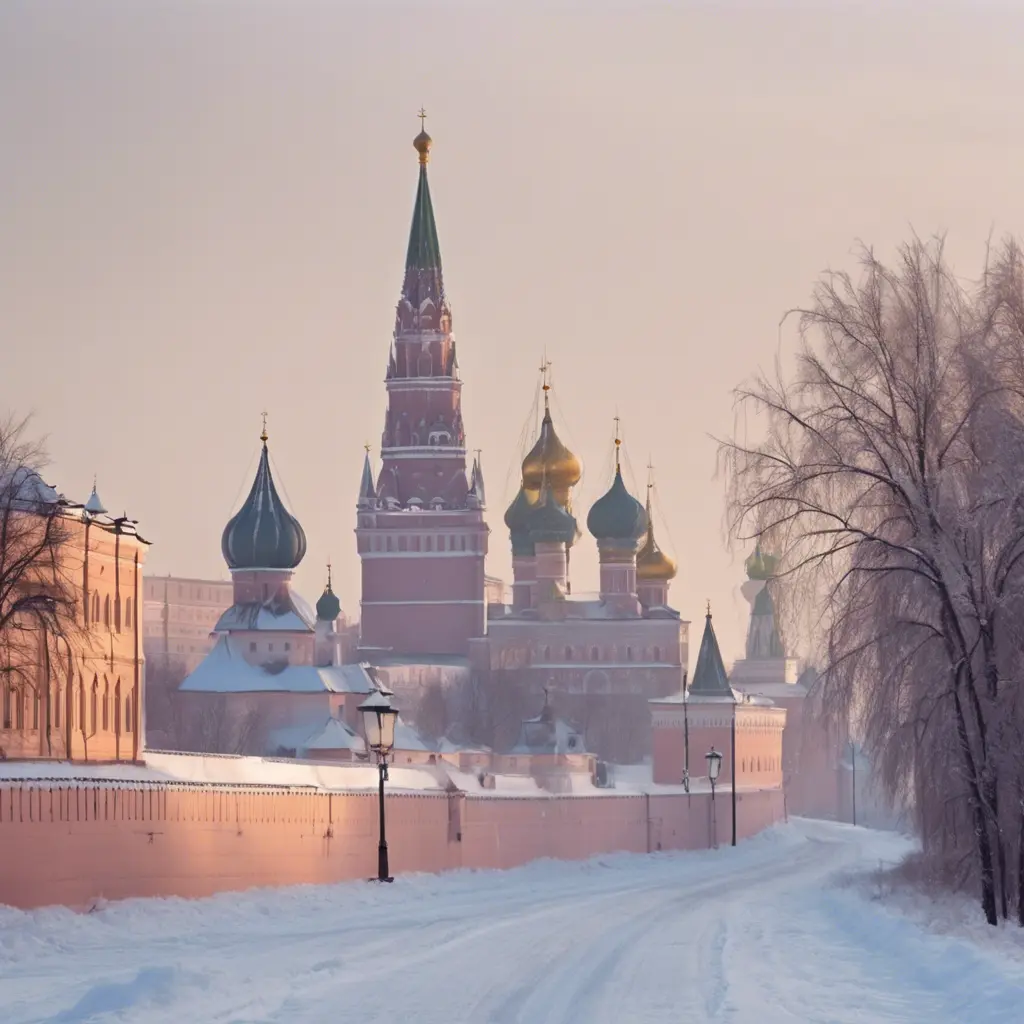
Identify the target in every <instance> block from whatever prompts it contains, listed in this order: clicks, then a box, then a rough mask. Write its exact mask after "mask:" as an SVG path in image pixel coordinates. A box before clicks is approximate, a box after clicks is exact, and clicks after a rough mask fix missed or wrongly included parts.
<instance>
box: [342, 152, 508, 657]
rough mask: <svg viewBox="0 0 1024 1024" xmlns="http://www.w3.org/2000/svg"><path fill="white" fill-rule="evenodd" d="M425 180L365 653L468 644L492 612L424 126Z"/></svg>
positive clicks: (390, 374)
mask: <svg viewBox="0 0 1024 1024" xmlns="http://www.w3.org/2000/svg"><path fill="white" fill-rule="evenodd" d="M414 145H415V148H416V151H417V152H418V153H419V163H420V171H419V184H418V186H417V190H416V200H415V205H414V209H413V218H412V229H411V231H410V233H409V248H408V251H407V255H406V261H405V278H404V281H403V283H402V293H401V295H400V297H399V300H398V308H397V310H396V314H395V331H394V336H393V338H392V342H391V354H390V357H389V359H388V368H387V376H386V387H387V395H388V406H387V410H386V412H385V416H384V430H383V433H382V436H381V467H380V471H379V473H378V475H377V480H376V482H374V478H373V472H372V469H371V466H370V456H369V452H367V455H366V459H365V463H364V467H363V477H362V482H361V485H360V488H359V499H358V502H357V518H356V543H357V547H358V551H359V556H360V559H361V561H362V577H363V578H362V627H361V638H362V639H361V643H362V649H363V651H364V652H366V653H367V654H376V653H379V654H392V655H398V656H405V655H415V656H424V655H426V656H431V655H465V654H466V652H467V650H468V648H469V641H470V639H471V638H473V637H479V636H482V635H483V633H484V628H485V620H486V598H485V583H484V557H485V555H486V554H487V535H488V528H487V525H486V523H485V522H484V518H483V509H484V504H485V495H484V481H483V475H482V472H481V467H480V463H479V461H477V460H474V463H473V466H472V471H471V473H470V475H469V477H468V478H467V473H466V434H465V429H464V427H463V423H462V409H461V396H462V381H461V380H460V379H459V364H458V358H457V356H456V350H455V335H454V334H453V332H452V314H451V308H450V307H449V305H448V299H447V297H446V295H445V291H444V280H443V277H442V272H441V250H440V246H439V245H438V239H437V227H436V225H435V223H434V209H433V205H432V203H431V199H430V186H429V183H428V180H427V161H428V159H429V155H430V147H431V139H430V136H429V135H427V133H426V132H420V134H419V135H418V136H417V137H416V139H415V142H414Z"/></svg>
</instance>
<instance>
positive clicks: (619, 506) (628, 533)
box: [587, 466, 647, 544]
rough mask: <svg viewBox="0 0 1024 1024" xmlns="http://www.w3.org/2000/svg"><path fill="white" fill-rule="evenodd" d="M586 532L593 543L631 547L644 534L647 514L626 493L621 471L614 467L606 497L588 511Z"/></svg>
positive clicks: (637, 502)
mask: <svg viewBox="0 0 1024 1024" xmlns="http://www.w3.org/2000/svg"><path fill="white" fill-rule="evenodd" d="M587 529H588V530H589V531H590V532H591V533H592V534H593V535H594V537H596V538H597V540H599V541H601V540H606V541H623V542H626V543H632V544H635V543H636V542H637V541H639V540H640V538H641V537H643V535H644V534H645V533H646V532H647V513H646V511H644V507H643V505H641V504H640V502H639V501H637V500H636V498H634V497H633V495H632V494H630V493H629V491H627V490H626V485H625V483H623V480H622V470H621V469H620V468H619V467H618V466H616V467H615V479H614V480H613V481H612V485H611V487H610V488H609V489H608V491H607V493H606V494H603V495H602V496H601V497H600V498H598V499H597V501H595V502H594V504H593V505H592V506H591V508H590V514H589V515H588V516H587Z"/></svg>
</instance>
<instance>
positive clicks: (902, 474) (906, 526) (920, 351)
mask: <svg viewBox="0 0 1024 1024" xmlns="http://www.w3.org/2000/svg"><path fill="white" fill-rule="evenodd" d="M1020 262H1021V261H1020V256H1019V252H1018V249H1017V247H1016V245H1015V244H1013V243H1007V244H1006V245H1005V246H1004V247H1003V249H1002V250H1001V251H1000V253H999V254H998V255H997V257H996V259H995V260H994V261H993V262H992V264H991V265H989V266H987V267H986V273H985V275H984V278H983V280H982V281H981V283H980V284H979V285H978V286H977V287H976V288H974V289H970V290H969V289H967V288H965V287H964V286H963V285H962V284H961V283H960V282H959V281H958V280H957V279H956V278H955V277H954V275H953V274H952V273H951V271H950V270H949V268H948V267H947V265H946V263H945V260H944V253H943V245H942V240H941V239H939V240H935V241H933V242H931V243H928V244H925V243H922V242H920V241H919V240H916V239H915V240H914V241H912V242H911V243H909V244H908V245H905V246H904V247H902V248H901V250H900V253H899V263H898V265H897V266H896V267H895V268H889V267H887V266H885V265H883V264H882V263H881V262H880V261H879V260H878V259H877V258H876V257H875V255H874V253H873V252H871V251H869V250H865V251H863V252H862V254H861V263H862V270H863V277H862V279H861V280H860V281H859V282H857V283H855V282H854V281H853V280H852V279H851V278H850V277H849V276H848V275H846V274H834V273H830V274H827V275H825V277H824V278H823V279H822V280H821V282H820V283H819V284H818V286H817V288H816V290H815V293H814V301H813V303H812V305H811V306H810V307H809V308H807V309H799V310H796V311H794V312H795V314H796V315H797V316H798V318H799V323H800V331H801V337H802V345H801V348H800V351H799V354H798V357H797V364H796V370H795V372H794V373H793V374H792V375H791V377H790V378H789V379H788V380H784V379H783V375H782V373H781V371H777V372H776V374H775V377H774V379H771V380H770V379H769V378H767V377H766V376H764V375H762V376H760V377H759V378H757V379H756V380H755V382H754V383H753V385H752V386H750V387H746V388H743V389H741V390H740V391H739V392H738V400H739V402H740V404H741V405H742V406H746V407H747V408H748V409H749V410H750V411H752V412H754V413H756V414H758V416H759V418H760V423H761V425H762V426H763V428H764V436H763V438H762V439H761V440H760V441H759V442H756V443H750V442H749V441H747V440H745V439H744V440H742V441H741V440H738V439H735V438H734V439H732V440H729V441H726V442H724V443H723V445H722V455H723V457H724V460H725V466H726V471H727V480H728V497H729V509H730V527H731V531H732V534H733V536H735V537H736V538H744V539H750V538H753V537H755V536H760V537H762V538H763V542H765V543H767V544H769V545H770V546H772V547H773V548H774V549H775V550H776V551H778V552H779V553H780V554H781V556H782V576H783V577H784V578H786V581H787V585H788V589H789V590H790V592H791V595H792V594H795V595H797V601H796V602H794V601H793V600H792V598H791V600H790V601H789V607H790V610H791V609H792V606H793V605H794V603H803V604H804V605H805V606H806V605H807V603H808V602H812V604H811V606H812V607H814V608H816V609H820V614H819V617H818V619H817V621H816V627H817V628H816V631H815V632H816V637H817V638H819V643H818V646H819V647H820V650H819V651H818V652H817V653H818V654H819V655H820V656H821V657H822V660H823V663H824V665H825V669H824V671H823V672H822V673H821V675H820V685H821V687H822V697H823V700H824V705H825V707H826V709H827V710H828V712H829V713H831V714H833V715H836V716H840V715H841V716H846V717H848V716H852V717H853V718H854V719H855V720H857V721H858V722H859V724H860V728H861V729H862V730H863V732H864V736H865V742H866V746H867V748H868V750H869V751H870V752H871V753H873V755H874V756H875V757H876V759H877V760H878V761H879V762H880V765H881V768H882V776H883V779H884V780H885V782H886V784H887V786H888V788H889V791H890V792H891V793H895V792H897V791H899V790H901V789H902V790H907V791H911V792H913V793H914V796H915V800H916V804H917V811H918V818H919V825H920V826H921V828H922V835H923V838H924V840H925V843H926V845H927V844H928V843H929V842H930V841H931V839H932V837H933V836H935V835H940V834H943V833H942V828H943V826H942V825H941V824H940V821H939V820H938V819H939V817H944V816H945V815H946V808H949V807H951V808H952V809H953V813H954V817H956V816H959V817H961V818H962V817H964V816H966V818H967V820H969V822H970V831H971V833H972V834H971V842H972V853H973V855H974V863H975V867H976V871H977V879H978V883H979V888H980V895H981V903H982V907H983V910H984V914H985V917H986V919H987V920H988V921H989V922H990V923H993V924H995V923H996V922H997V919H998V916H999V914H1000V913H1001V914H1002V916H1004V917H1005V916H1006V915H1007V912H1008V906H1007V899H1008V892H1009V885H1008V882H1009V875H1008V870H1007V841H1006V840H1007V831H1006V829H1005V828H1004V825H1005V814H1004V813H1003V806H1002V802H1003V801H1004V799H1005V797H1006V795H1007V793H1008V792H1009V790H1008V787H1009V783H1010V780H1009V778H1008V768H1007V762H1006V759H1005V751H1006V749H1007V746H1008V738H1009V736H1010V733H1011V730H1009V728H1008V723H1009V720H1010V719H1009V717H1008V713H1007V710H1006V709H1007V701H1008V696H1009V695H1010V694H1012V693H1013V692H1014V691H1015V690H1016V689H1017V674H1016V672H1015V671H1009V672H1008V671H1007V666H1008V665H1010V666H1016V665H1019V664H1020V645H1019V644H1018V643H1017V642H1016V640H1015V638H1014V637H1013V636H1012V629H1011V628H1010V625H1011V616H1010V615H1009V614H1008V612H1009V610H1010V609H1011V607H1012V606H1013V605H1014V603H1015V602H1016V601H1017V599H1018V597H1019V594H1020V591H1021V586H1022V559H1024V491H1022V483H1024V481H1022V477H1021V474H1020V466H1021V464H1022V459H1024V402H1022V390H1024V389H1022V377H1021V374H1020V370H1021V367H1024V358H1022V357H1024V330H1022V326H1024V317H1021V316H1020V311H1021V310H1024V288H1022V283H1021V280H1022V279H1021V274H1020ZM929 816H930V818H931V820H930V821H929V820H928V818H929ZM947 820H948V818H947ZM1019 898H1021V899H1024V896H1021V897H1019Z"/></svg>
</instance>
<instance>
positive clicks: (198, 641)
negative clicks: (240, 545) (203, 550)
mask: <svg viewBox="0 0 1024 1024" xmlns="http://www.w3.org/2000/svg"><path fill="white" fill-rule="evenodd" d="M233 594H234V589H233V586H232V584H231V581H230V580H199V579H192V578H189V577H182V576H150V577H147V578H146V579H145V580H144V581H143V596H144V600H145V615H144V616H143V621H144V622H145V633H144V635H143V638H142V642H143V647H144V649H145V653H146V663H147V664H148V665H149V668H150V671H152V670H153V669H169V668H174V667H176V666H181V669H182V670H183V671H184V672H191V671H192V670H193V669H195V668H196V667H197V666H198V665H199V663H200V662H201V661H202V660H203V658H204V657H206V655H207V653H208V652H209V650H210V648H211V647H212V646H213V640H214V637H213V627H214V626H215V625H216V624H217V620H218V619H219V618H220V617H221V615H223V614H224V610H225V609H226V608H229V607H230V606H231V603H232V601H233V599H234V598H233Z"/></svg>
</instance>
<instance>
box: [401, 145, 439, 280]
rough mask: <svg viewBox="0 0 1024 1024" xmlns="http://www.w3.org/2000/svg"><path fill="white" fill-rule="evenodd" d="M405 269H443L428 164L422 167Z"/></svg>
mask: <svg viewBox="0 0 1024 1024" xmlns="http://www.w3.org/2000/svg"><path fill="white" fill-rule="evenodd" d="M405 269H406V270H437V271H440V269H441V247H440V245H438V242H437V225H436V224H435V223H434V204H433V203H432V202H431V201H430V184H429V182H428V181H427V167H426V164H421V165H420V180H419V185H417V187H416V203H415V205H414V206H413V211H412V228H411V230H410V231H409V250H408V252H407V253H406V255H405Z"/></svg>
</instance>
